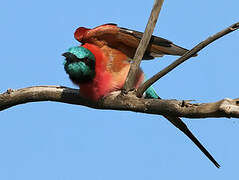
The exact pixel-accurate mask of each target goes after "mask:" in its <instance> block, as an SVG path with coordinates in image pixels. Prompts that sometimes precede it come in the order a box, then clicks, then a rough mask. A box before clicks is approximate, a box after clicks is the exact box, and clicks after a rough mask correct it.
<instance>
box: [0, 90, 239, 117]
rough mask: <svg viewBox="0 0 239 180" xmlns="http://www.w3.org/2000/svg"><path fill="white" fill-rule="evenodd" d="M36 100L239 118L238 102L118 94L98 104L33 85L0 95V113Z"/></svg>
mask: <svg viewBox="0 0 239 180" xmlns="http://www.w3.org/2000/svg"><path fill="white" fill-rule="evenodd" d="M37 101H56V102H63V103H69V104H76V105H84V106H88V107H91V108H96V109H112V110H124V111H134V112H142V113H148V114H158V115H164V116H177V117H186V118H207V117H228V118H229V117H235V118H239V99H234V100H233V99H224V100H221V101H218V102H215V103H203V104H191V103H189V102H187V101H177V100H161V99H142V98H137V97H135V95H134V94H133V93H128V94H126V95H125V94H120V92H119V91H117V92H114V93H113V94H111V95H109V96H107V97H105V98H104V99H102V100H101V101H99V102H91V101H89V100H86V99H84V98H82V97H81V96H80V94H79V90H78V89H71V88H67V87H61V86H35V87H28V88H23V89H18V90H8V91H7V92H5V93H3V94H0V111H1V110H4V109H7V108H10V107H13V106H15V105H18V104H24V103H28V102H37Z"/></svg>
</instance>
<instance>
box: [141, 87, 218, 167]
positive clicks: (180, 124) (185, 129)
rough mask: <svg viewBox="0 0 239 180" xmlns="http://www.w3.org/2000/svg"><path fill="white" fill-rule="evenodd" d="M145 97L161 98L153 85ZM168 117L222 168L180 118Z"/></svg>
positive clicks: (167, 117)
mask: <svg viewBox="0 0 239 180" xmlns="http://www.w3.org/2000/svg"><path fill="white" fill-rule="evenodd" d="M145 98H148V99H150V98H151V99H160V97H159V96H158V95H157V94H156V92H155V90H154V89H153V88H152V87H149V88H148V89H147V90H146V92H145ZM164 117H165V118H166V119H168V120H169V121H170V122H171V123H172V124H173V125H174V126H176V127H177V128H178V129H180V130H181V131H182V132H183V133H184V134H185V135H186V136H188V137H189V138H190V139H191V140H192V141H193V142H194V144H195V145H196V146H197V147H198V148H199V149H200V150H201V151H202V152H203V153H204V154H205V155H206V156H207V158H208V159H210V161H211V162H212V163H213V164H214V165H215V166H216V167H217V168H220V165H219V164H218V163H217V161H216V160H215V159H214V158H213V157H212V155H211V154H210V153H209V152H208V151H207V150H206V148H204V146H203V145H202V144H201V143H200V142H199V141H198V139H197V138H196V137H195V136H194V135H193V133H192V132H191V131H190V130H189V129H188V127H187V125H186V124H185V123H184V122H183V121H182V120H181V119H180V118H179V117H174V116H164Z"/></svg>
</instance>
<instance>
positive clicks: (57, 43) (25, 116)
mask: <svg viewBox="0 0 239 180" xmlns="http://www.w3.org/2000/svg"><path fill="white" fill-rule="evenodd" d="M152 5H153V1H152V0H150V1H149V0H148V1H147V2H146V1H135V0H134V1H128V0H127V1H126V0H121V1H108V0H101V1H95V2H92V1H79V0H78V1H77V0H68V1H56V0H52V1H46V0H42V1H31V0H22V1H16V0H11V1H3V2H1V11H0V27H1V28H0V39H1V41H0V49H1V53H0V59H1V65H0V77H1V78H0V80H1V81H0V82H1V83H0V84H1V85H0V92H5V91H6V90H7V89H8V88H13V89H18V88H23V87H27V86H34V85H64V86H69V87H74V86H73V84H72V83H71V82H70V80H69V79H68V78H67V75H66V74H65V72H64V69H63V66H62V62H63V57H62V56H61V54H62V53H63V52H64V51H65V50H66V49H67V48H68V47H71V46H75V45H78V43H77V42H76V41H75V40H74V38H73V33H74V30H75V29H76V28H77V27H79V26H85V27H95V26H98V25H100V24H104V23H109V22H114V23H117V24H119V25H120V26H122V27H127V28H131V29H136V30H138V31H143V30H144V28H145V25H146V23H147V19H148V16H149V14H150V11H151V7H152ZM238 7H239V1H235V0H233V1H232V0H231V1H225V0H218V1H217V3H215V2H214V1H207V0H202V1H192V2H189V1H186V0H183V1H176V2H175V1H165V3H164V5H163V9H162V11H161V13H160V17H159V21H158V23H157V26H156V28H155V31H154V34H155V35H158V36H161V37H164V38H167V39H169V40H171V41H173V42H174V43H176V44H178V45H181V46H184V47H186V48H191V47H193V46H194V45H196V44H197V43H199V42H200V41H202V40H204V39H205V38H206V37H208V36H210V35H212V34H214V33H216V32H218V31H220V30H222V29H223V28H225V27H227V26H229V25H231V24H233V23H235V22H237V21H238V19H239V18H238ZM238 39H239V32H234V33H232V34H230V35H228V36H226V37H224V38H222V39H220V40H218V41H216V42H214V43H213V44H211V45H210V46H208V47H207V48H205V49H204V50H203V51H201V52H200V53H199V55H198V56H197V57H195V58H193V59H191V60H189V61H187V62H186V63H184V64H183V65H181V66H180V67H178V68H177V69H176V70H174V71H173V72H171V73H169V74H168V75H167V76H165V77H164V78H162V79H161V80H160V81H158V82H157V83H156V84H155V85H154V88H155V89H156V90H157V92H158V94H159V95H160V96H161V97H163V98H167V99H194V100H196V102H212V101H217V100H220V99H222V98H224V97H229V98H237V97H238V90H239V85H238V84H237V80H238V78H237V72H238V66H239V61H238V58H239V56H238V50H239V46H238ZM175 59H176V57H172V56H171V57H170V56H167V57H164V58H159V59H157V60H155V61H151V62H144V63H143V64H142V68H143V69H144V71H145V73H146V75H147V76H148V77H150V76H151V75H153V74H154V73H156V72H158V71H159V70H161V69H162V68H163V67H165V66H166V65H168V64H169V63H171V62H173V60H175ZM184 122H186V123H187V125H188V126H189V128H190V129H191V130H192V131H193V133H194V134H195V135H196V136H197V137H198V139H199V140H200V141H201V142H202V143H203V144H204V145H205V147H206V148H207V149H208V150H209V151H210V152H211V154H212V155H213V156H214V157H215V159H216V160H217V161H218V162H219V164H221V166H222V168H221V169H217V168H215V167H214V166H213V165H212V163H211V162H210V161H209V160H208V159H207V158H206V157H205V156H204V155H203V154H202V153H201V152H200V151H199V150H198V149H197V148H196V146H195V145H194V144H193V143H192V142H191V141H190V140H189V139H188V138H187V137H186V136H185V135H184V134H182V133H181V132H179V131H178V130H177V129H176V128H175V127H173V126H172V125H171V124H170V123H169V122H168V121H167V120H165V119H164V118H162V117H161V116H156V115H145V114H141V113H133V112H119V111H106V110H104V111H103V110H95V109H90V108H86V107H82V106H75V105H69V104H62V103H55V102H41V103H39V102H38V103H29V104H25V105H19V106H16V107H13V108H10V109H8V110H5V111H2V112H0V179H4V180H15V179H17V180H19V179H22V180H32V179H34V180H38V179H39V180H42V179H44V180H48V179H49V180H76V179H77V180H78V179H89V180H112V179H114V180H122V179H124V180H132V179H137V180H145V179H150V180H156V179H176V178H177V179H194V180H197V179H200V180H201V179H218V180H220V179H225V178H227V179H235V178H236V177H238V176H239V174H238V170H239V167H238V161H239V155H238V152H239V143H238V132H239V124H238V121H237V119H225V118H221V119H214V118H211V119H201V120H200V119H199V120H197V119H184Z"/></svg>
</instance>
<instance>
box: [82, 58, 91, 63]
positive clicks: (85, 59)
mask: <svg viewBox="0 0 239 180" xmlns="http://www.w3.org/2000/svg"><path fill="white" fill-rule="evenodd" d="M81 60H82V62H84V63H85V64H88V63H89V59H88V58H83V59H81Z"/></svg>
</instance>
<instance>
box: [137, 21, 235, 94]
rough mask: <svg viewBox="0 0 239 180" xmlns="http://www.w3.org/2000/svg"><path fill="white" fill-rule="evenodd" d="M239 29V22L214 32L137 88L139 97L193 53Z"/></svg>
mask: <svg viewBox="0 0 239 180" xmlns="http://www.w3.org/2000/svg"><path fill="white" fill-rule="evenodd" d="M237 29H239V22H237V23H235V24H233V25H231V26H229V27H228V28H226V29H224V30H222V31H220V32H218V33H216V34H214V35H213V36H210V37H209V38H207V39H206V40H204V41H202V42H201V43H199V44H198V45H196V46H195V47H194V48H193V49H191V50H190V51H188V52H186V53H185V54H184V55H183V56H182V57H180V58H178V59H177V60H176V61H174V62H173V63H172V64H170V65H169V66H167V67H166V68H164V69H163V70H161V71H160V72H158V73H157V74H155V75H154V76H153V77H151V78H150V79H148V80H147V81H146V82H145V83H144V84H142V85H141V86H140V87H139V88H138V89H137V92H136V94H137V97H141V96H142V95H143V93H144V92H145V91H146V90H147V89H148V88H149V87H150V86H151V85H152V84H153V83H155V82H156V81H157V80H159V79H160V78H162V77H163V76H165V75H166V74H167V73H169V72H170V71H172V70H173V69H174V68H176V67H177V66H179V65H180V64H182V63H183V62H185V61H186V60H188V59H189V58H191V57H193V55H195V54H196V53H198V52H199V51H200V50H202V49H203V48H204V47H206V46H207V45H209V44H210V43H212V42H213V41H215V40H217V39H219V38H221V37H223V36H225V35H227V34H229V33H231V32H233V31H235V30H237Z"/></svg>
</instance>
